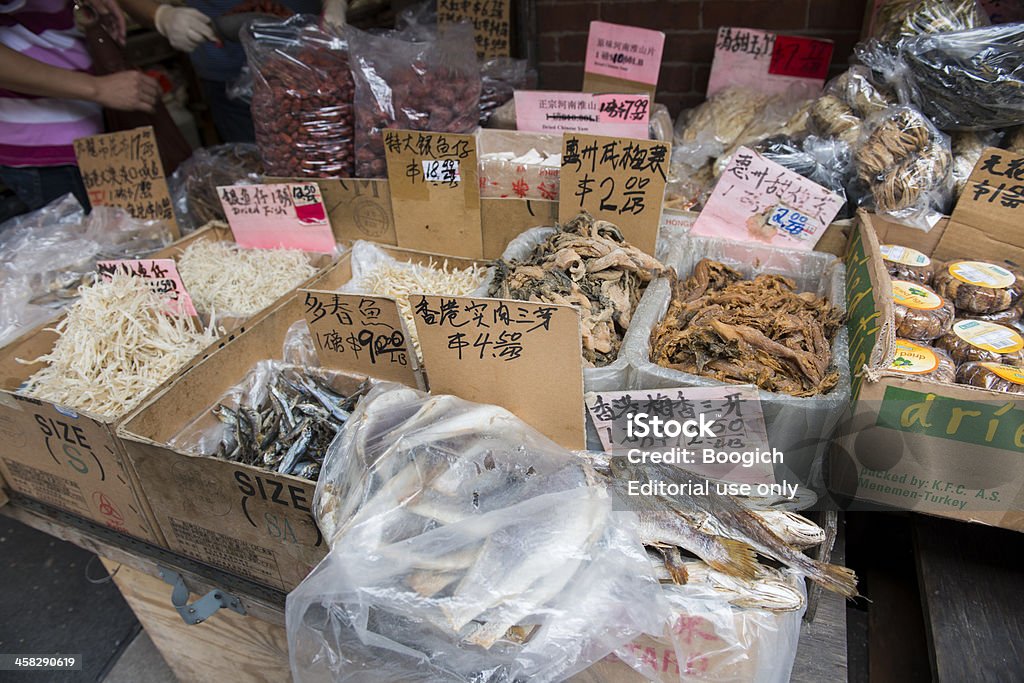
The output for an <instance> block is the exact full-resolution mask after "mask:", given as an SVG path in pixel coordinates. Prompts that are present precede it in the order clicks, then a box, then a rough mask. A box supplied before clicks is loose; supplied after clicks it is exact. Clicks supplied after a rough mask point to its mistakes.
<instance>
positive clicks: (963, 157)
mask: <svg viewBox="0 0 1024 683" xmlns="http://www.w3.org/2000/svg"><path fill="white" fill-rule="evenodd" d="M998 142H999V133H997V132H995V131H973V130H967V131H960V132H959V133H953V134H952V135H951V136H950V151H951V152H952V153H953V187H954V193H955V195H956V198H957V199H959V198H960V195H961V194H963V191H964V188H965V187H967V179H968V178H970V177H971V173H972V172H973V171H974V167H975V166H977V164H978V162H979V161H981V154H982V152H984V151H985V148H986V147H995V146H996V143H998Z"/></svg>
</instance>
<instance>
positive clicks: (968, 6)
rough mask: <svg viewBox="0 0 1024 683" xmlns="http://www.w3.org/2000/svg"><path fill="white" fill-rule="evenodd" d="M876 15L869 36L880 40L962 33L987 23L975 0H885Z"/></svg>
mask: <svg viewBox="0 0 1024 683" xmlns="http://www.w3.org/2000/svg"><path fill="white" fill-rule="evenodd" d="M875 12H876V14H875V18H874V22H873V24H872V31H871V35H872V37H875V38H878V39H880V40H896V39H898V38H901V37H914V36H918V35H920V34H922V33H947V32H949V31H961V30H964V29H969V28H975V27H977V26H984V25H985V24H987V23H988V19H987V17H986V16H985V13H984V11H983V10H982V9H981V7H979V6H978V2H977V0H884V1H883V2H882V3H880V4H879V5H878V7H877V9H876V10H875Z"/></svg>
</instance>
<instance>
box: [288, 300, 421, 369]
mask: <svg viewBox="0 0 1024 683" xmlns="http://www.w3.org/2000/svg"><path fill="white" fill-rule="evenodd" d="M302 296H304V297H305V304H306V322H307V323H309V331H310V333H311V334H312V336H313V342H314V344H315V345H316V353H317V357H319V358H320V362H321V363H323V365H324V367H328V368H337V369H339V370H348V371H351V372H357V373H359V374H364V375H367V376H370V377H376V378H378V379H384V380H389V381H394V382H402V383H404V384H408V385H410V386H414V387H415V386H418V384H417V381H416V369H415V368H416V357H415V354H413V353H412V352H411V351H410V350H409V345H408V343H407V340H408V337H407V335H406V332H405V327H404V326H403V324H402V318H401V316H400V314H399V313H398V306H397V305H396V304H395V301H394V299H389V298H387V297H377V296H362V295H360V294H339V293H338V292H323V291H316V290H302Z"/></svg>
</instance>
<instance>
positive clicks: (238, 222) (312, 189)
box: [217, 182, 334, 254]
mask: <svg viewBox="0 0 1024 683" xmlns="http://www.w3.org/2000/svg"><path fill="white" fill-rule="evenodd" d="M217 194H218V195H219V196H220V203H221V205H222V206H223V207H224V215H225V216H227V219H228V225H230V226H231V232H232V234H233V235H234V236H235V241H236V242H238V245H239V246H241V247H244V248H246V249H301V250H302V251H310V252H318V253H322V254H329V253H331V252H332V251H334V233H333V232H332V231H331V224H330V223H329V222H328V220H327V210H326V209H325V208H324V201H323V198H322V197H321V195H320V187H319V186H318V185H317V184H316V183H314V182H309V183H278V184H269V185H225V186H221V187H218V188H217Z"/></svg>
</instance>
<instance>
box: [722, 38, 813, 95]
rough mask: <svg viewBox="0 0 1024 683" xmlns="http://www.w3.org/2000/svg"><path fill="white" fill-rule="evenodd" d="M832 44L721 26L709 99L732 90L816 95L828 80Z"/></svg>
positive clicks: (771, 93) (811, 39) (768, 93)
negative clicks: (736, 88)
mask: <svg viewBox="0 0 1024 683" xmlns="http://www.w3.org/2000/svg"><path fill="white" fill-rule="evenodd" d="M831 63H832V41H830V40H818V39H816V38H805V37H803V36H782V35H776V34H774V33H770V32H768V31H759V30H756V29H749V28H733V27H731V26H722V27H720V28H719V29H718V39H717V40H716V42H715V57H714V60H713V61H712V63H711V77H710V80H709V81H708V96H709V97H710V96H711V95H714V94H715V93H717V92H719V91H721V90H725V89H726V88H731V87H737V86H738V87H744V88H749V89H752V90H755V91H757V92H761V93H764V94H766V95H781V94H786V93H793V91H794V86H796V88H797V89H799V90H801V91H802V92H803V93H806V94H808V95H809V94H813V93H817V92H818V91H819V90H821V87H822V86H823V85H824V84H825V79H826V78H827V77H828V67H829V64H831Z"/></svg>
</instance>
